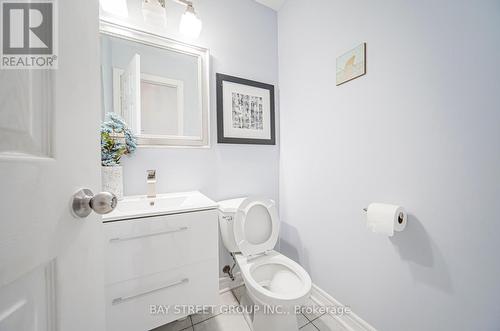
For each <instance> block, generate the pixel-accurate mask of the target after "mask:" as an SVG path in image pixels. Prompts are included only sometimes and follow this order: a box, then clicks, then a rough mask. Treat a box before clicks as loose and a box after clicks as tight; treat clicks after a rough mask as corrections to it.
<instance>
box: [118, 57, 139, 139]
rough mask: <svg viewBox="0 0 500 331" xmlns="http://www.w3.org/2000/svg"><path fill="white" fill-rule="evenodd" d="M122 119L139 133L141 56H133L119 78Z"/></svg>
mask: <svg viewBox="0 0 500 331" xmlns="http://www.w3.org/2000/svg"><path fill="white" fill-rule="evenodd" d="M120 81H121V84H120V90H121V93H120V95H121V108H122V112H123V118H125V119H126V121H127V122H128V123H129V125H130V127H131V128H132V130H133V131H134V132H135V133H137V134H140V133H141V56H140V55H139V54H135V55H134V56H133V57H132V59H131V60H130V62H129V64H128V65H127V68H125V71H124V72H123V73H122V74H121V77H120Z"/></svg>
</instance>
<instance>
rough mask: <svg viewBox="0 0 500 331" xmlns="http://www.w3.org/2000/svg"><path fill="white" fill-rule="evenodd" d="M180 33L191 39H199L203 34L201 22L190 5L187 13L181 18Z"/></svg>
mask: <svg viewBox="0 0 500 331" xmlns="http://www.w3.org/2000/svg"><path fill="white" fill-rule="evenodd" d="M179 31H180V33H182V34H183V35H185V36H187V37H190V38H198V36H199V35H200V32H201V20H200V19H199V18H198V16H196V13H195V12H194V8H193V6H192V5H188V7H187V9H186V12H185V13H184V14H183V15H182V17H181V24H180V26H179Z"/></svg>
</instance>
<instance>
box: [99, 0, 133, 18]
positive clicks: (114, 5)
mask: <svg viewBox="0 0 500 331" xmlns="http://www.w3.org/2000/svg"><path fill="white" fill-rule="evenodd" d="M100 4H101V8H102V10H104V11H105V12H108V13H110V14H113V15H116V16H119V17H128V7H127V0H100Z"/></svg>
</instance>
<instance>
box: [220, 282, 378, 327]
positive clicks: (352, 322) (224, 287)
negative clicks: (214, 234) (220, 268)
mask: <svg viewBox="0 0 500 331" xmlns="http://www.w3.org/2000/svg"><path fill="white" fill-rule="evenodd" d="M243 284H244V281H243V278H242V277H241V272H237V273H235V274H234V280H231V278H229V277H220V278H219V290H220V293H224V292H227V291H230V290H232V289H234V288H236V287H239V286H241V285H243ZM311 300H313V301H314V302H315V303H316V304H318V305H320V306H323V307H325V306H329V307H344V305H343V304H341V303H340V302H339V301H338V300H336V299H335V298H334V297H332V296H331V295H330V294H328V293H326V292H325V291H323V290H322V289H321V288H319V287H318V286H317V285H315V284H313V285H312V291H311ZM330 316H331V317H333V318H334V319H335V320H337V322H339V323H340V324H342V326H343V327H344V328H345V329H346V330H348V331H377V329H375V328H374V327H373V326H371V325H370V324H368V323H367V322H366V321H364V320H363V319H362V318H361V317H359V316H358V315H356V314H355V313H354V312H352V311H351V312H349V314H345V315H337V314H334V313H333V312H332V313H331V314H330Z"/></svg>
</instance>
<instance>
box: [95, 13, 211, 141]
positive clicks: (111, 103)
mask: <svg viewBox="0 0 500 331" xmlns="http://www.w3.org/2000/svg"><path fill="white" fill-rule="evenodd" d="M100 32H101V67H102V95H103V103H104V110H105V112H116V113H118V114H120V115H121V116H122V117H123V118H124V119H125V121H126V122H127V123H128V124H129V125H130V127H131V128H132V130H133V131H134V132H135V134H136V135H137V137H138V144H139V146H198V147H204V146H209V127H210V126H209V96H208V93H209V79H208V77H209V57H210V55H209V51H208V49H205V48H202V47H197V46H192V45H188V44H184V43H181V42H178V41H175V40H172V39H168V38H165V37H162V36H158V35H154V34H150V33H147V32H144V31H139V30H135V29H132V28H128V27H123V26H120V25H116V24H114V23H109V22H106V21H102V20H101V22H100Z"/></svg>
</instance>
